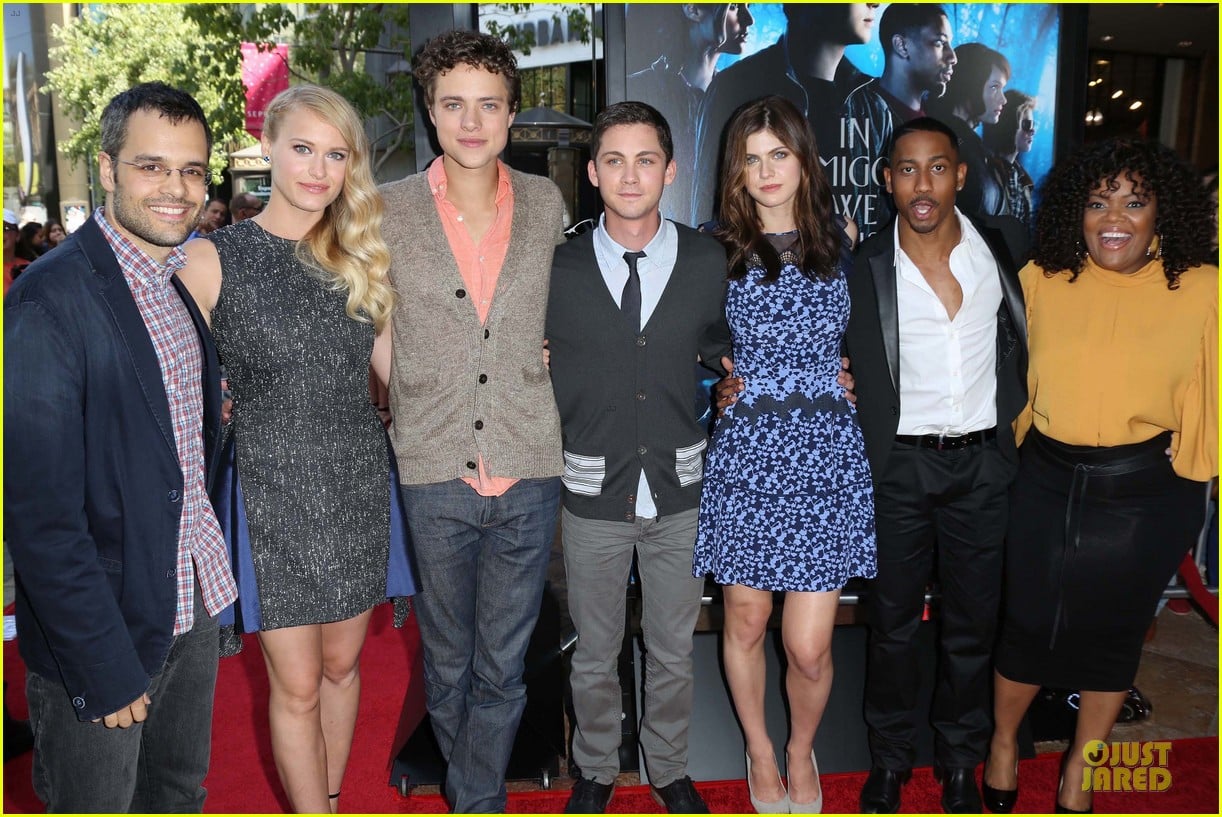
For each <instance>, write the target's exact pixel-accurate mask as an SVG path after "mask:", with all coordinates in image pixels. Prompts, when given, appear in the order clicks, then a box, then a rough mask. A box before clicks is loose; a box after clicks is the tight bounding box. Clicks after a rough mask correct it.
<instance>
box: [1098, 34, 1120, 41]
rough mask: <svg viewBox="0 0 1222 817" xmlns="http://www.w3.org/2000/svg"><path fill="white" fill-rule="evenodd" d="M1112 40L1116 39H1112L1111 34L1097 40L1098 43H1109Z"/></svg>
mask: <svg viewBox="0 0 1222 817" xmlns="http://www.w3.org/2000/svg"><path fill="white" fill-rule="evenodd" d="M1114 39H1116V38H1115V37H1113V36H1112V35H1111V34H1104V35H1103V36H1102V37H1100V38H1099V41H1100V42H1104V43H1110V42H1111V41H1112V40H1114Z"/></svg>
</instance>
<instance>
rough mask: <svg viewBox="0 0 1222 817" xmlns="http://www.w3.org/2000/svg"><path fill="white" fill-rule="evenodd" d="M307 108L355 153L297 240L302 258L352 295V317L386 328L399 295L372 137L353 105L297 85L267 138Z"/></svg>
mask: <svg viewBox="0 0 1222 817" xmlns="http://www.w3.org/2000/svg"><path fill="white" fill-rule="evenodd" d="M302 108H304V109H305V110H308V111H310V112H312V113H314V114H316V115H317V116H318V117H319V118H320V119H322V120H323V121H324V122H326V123H327V124H329V125H331V126H332V127H334V128H335V129H336V130H338V131H339V132H340V135H341V136H342V137H343V138H344V141H345V142H346V143H347V144H348V148H349V151H350V152H349V154H348V162H347V165H346V170H345V174H344V189H343V190H342V191H341V192H340V194H339V196H338V197H337V198H336V199H335V201H333V202H331V204H329V205H327V209H326V211H325V212H324V213H323V217H322V218H321V219H320V220H319V222H318V223H317V224H315V225H314V226H313V227H312V228H311V229H310V231H309V232H308V233H306V234H305V236H303V237H302V238H301V240H300V241H298V242H297V256H298V257H299V258H300V259H301V260H302V261H303V262H304V263H305V264H307V265H309V266H311V267H313V268H315V269H317V270H319V271H320V272H321V273H322V274H323V275H324V276H325V277H326V280H327V281H329V283H330V284H331V286H332V287H333V288H334V289H336V290H340V291H345V290H346V291H347V293H348V305H347V310H346V311H347V313H348V317H350V318H352V319H353V320H358V321H362V322H368V323H372V324H373V325H374V328H376V329H378V330H381V329H382V327H384V326H385V325H386V322H387V321H388V320H390V314H391V311H392V310H393V309H394V305H395V294H394V290H392V289H391V287H390V284H389V279H388V277H387V271H388V270H389V269H390V251H389V250H388V249H387V247H386V242H385V241H384V240H383V239H382V196H381V194H379V193H378V189H377V185H376V184H375V183H374V180H373V172H372V171H371V170H370V167H369V139H368V137H367V136H366V135H365V128H364V126H363V125H362V123H361V118H360V116H359V115H358V114H357V112H356V110H355V109H354V108H353V107H352V105H350V104H349V103H348V101H347V100H346V99H344V98H343V97H341V96H340V95H339V94H337V93H335V92H334V91H331V90H329V89H327V88H320V87H319V86H317V85H295V86H293V87H292V88H289V89H288V90H287V91H282V92H281V93H279V94H277V95H276V98H275V99H273V100H272V101H271V103H270V104H269V105H268V106H267V112H266V120H265V122H264V130H266V131H267V136H268V138H269V139H271V140H272V141H275V139H276V136H277V132H278V130H279V128H280V124H281V121H282V120H283V118H284V117H285V116H287V115H288V114H289V113H290V112H291V111H294V110H297V109H302Z"/></svg>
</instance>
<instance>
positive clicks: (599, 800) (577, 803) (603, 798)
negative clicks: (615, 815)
mask: <svg viewBox="0 0 1222 817" xmlns="http://www.w3.org/2000/svg"><path fill="white" fill-rule="evenodd" d="M613 791H615V784H613V783H599V782H597V781H595V780H591V779H590V778H588V777H583V778H581V779H580V780H578V781H577V785H575V786H573V793H572V794H570V795H569V802H568V805H566V806H565V807H564V813H565V814H603V813H605V812H606V811H607V803H610V802H611V793H612V792H613Z"/></svg>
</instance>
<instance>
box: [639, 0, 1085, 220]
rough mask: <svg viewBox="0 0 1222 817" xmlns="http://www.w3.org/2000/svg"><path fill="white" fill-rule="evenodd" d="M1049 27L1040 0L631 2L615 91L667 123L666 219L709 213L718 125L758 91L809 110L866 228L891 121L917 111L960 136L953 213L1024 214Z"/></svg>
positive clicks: (1037, 172)
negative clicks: (673, 167) (959, 193)
mask: <svg viewBox="0 0 1222 817" xmlns="http://www.w3.org/2000/svg"><path fill="white" fill-rule="evenodd" d="M1060 31H1061V18H1060V11H1059V9H1058V7H1057V6H1055V5H1052V4H1032V3H994V4H985V3H957V4H942V5H936V4H916V3H894V4H890V3H879V4H876V3H789V4H772V3H762V4H686V5H684V4H675V3H663V4H649V5H645V4H631V5H629V7H628V10H627V19H626V34H627V36H626V38H625V40H626V46H627V70H628V78H627V92H628V98H630V99H640V100H643V101H646V102H649V103H651V104H653V105H654V106H655V107H657V108H658V109H659V110H661V111H662V113H663V114H664V115H665V116H666V117H667V119H668V121H669V122H670V123H671V126H672V130H673V132H674V140H675V158H676V161H677V162H678V163H679V174H678V179H677V180H676V184H675V185H673V186H672V189H670V190H668V191H667V195H666V197H664V199H663V212H664V214H665V215H667V216H668V217H670V218H673V219H675V220H676V221H681V222H684V223H688V224H699V223H702V222H704V221H707V220H708V219H710V218H712V217H713V214H714V212H715V210H716V207H715V201H716V188H717V176H718V167H719V163H720V158H721V156H720V147H721V135H722V130H723V129H724V127H725V124H726V122H727V121H728V120H729V117H730V115H731V114H732V113H733V111H734V110H735V109H736V108H737V107H738V106H739V105H741V104H743V103H745V102H747V101H750V100H751V99H754V98H757V97H759V96H763V95H765V94H780V95H782V96H786V97H788V98H789V99H791V100H792V101H793V102H794V103H795V104H796V105H798V106H799V107H800V108H801V109H802V110H803V111H805V113H806V114H807V118H808V119H809V120H810V122H811V125H812V128H813V129H814V131H815V135H816V141H817V144H818V146H819V153H820V159H821V160H822V162H823V166H824V170H825V172H826V173H827V174H828V178H829V181H830V182H831V184H832V188H833V194H834V197H835V200H836V201H835V205H836V209H837V211H838V212H840V213H842V214H844V215H848V216H850V217H852V218H853V219H854V220H855V221H856V222H857V224H858V225H859V227H861V229H862V232H863V234H865V235H870V234H872V233H874V232H876V231H877V230H878V229H880V228H881V227H882V226H884V225H885V224H886V223H887V221H888V220H889V218H890V202H889V196H888V194H887V193H886V190H885V187H884V183H883V174H882V167H883V164H884V161H883V160H884V159H885V152H886V149H887V142H888V140H889V138H890V133H891V130H892V129H893V128H894V126H895V124H896V123H897V122H902V121H907V119H910V118H912V117H914V116H917V115H921V114H927V115H932V116H936V117H937V118H939V119H942V120H943V121H946V122H947V124H949V125H951V126H952V128H953V129H954V130H955V131H956V133H957V134H959V136H960V143H961V159H962V160H964V161H965V162H967V163H968V166H969V170H968V174H969V178H971V179H973V183H974V186H973V184H969V185H968V186H967V187H965V191H964V196H963V197H962V198H961V201H960V204H961V206H962V207H963V208H964V209H965V210H969V211H975V212H977V213H992V214H999V213H1006V214H1010V215H1015V216H1017V217H1019V218H1022V219H1030V215H1031V212H1030V211H1031V199H1032V197H1033V195H1034V190H1035V189H1037V188H1038V185H1039V183H1040V181H1041V180H1042V179H1043V177H1044V176H1045V175H1046V174H1047V172H1048V170H1049V169H1050V168H1051V166H1052V160H1053V144H1054V139H1053V136H1054V130H1053V129H1054V126H1055V122H1054V118H1055V117H1054V113H1055V110H1056V95H1057V85H1056V83H1057V66H1058V49H1059V44H1060ZM1006 92H1009V93H1008V94H1007V93H1006ZM1024 197H1025V201H1024V200H1023V199H1024Z"/></svg>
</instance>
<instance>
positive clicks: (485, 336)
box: [484, 329, 488, 340]
mask: <svg viewBox="0 0 1222 817" xmlns="http://www.w3.org/2000/svg"><path fill="white" fill-rule="evenodd" d="M487 339H488V330H487V329H485V330H484V340H487Z"/></svg>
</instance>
